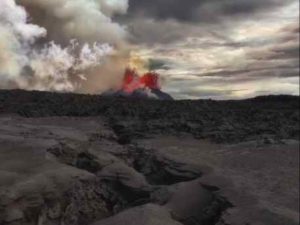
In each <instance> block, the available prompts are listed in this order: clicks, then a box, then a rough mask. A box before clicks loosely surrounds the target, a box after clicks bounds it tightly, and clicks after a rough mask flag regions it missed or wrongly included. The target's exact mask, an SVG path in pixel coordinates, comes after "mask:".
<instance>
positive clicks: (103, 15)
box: [0, 0, 128, 92]
mask: <svg viewBox="0 0 300 225" xmlns="http://www.w3.org/2000/svg"><path fill="white" fill-rule="evenodd" d="M16 1H17V2H15V0H1V1H0V34H1V35H0V88H22V89H36V90H51V91H81V92H95V91H97V90H98V89H99V90H103V89H105V88H109V87H108V85H110V84H109V82H107V80H113V78H112V77H111V76H113V74H110V76H108V73H107V72H108V71H106V68H111V65H112V64H114V66H115V67H116V68H117V67H118V66H119V65H121V64H122V63H120V62H123V60H121V58H123V56H124V55H127V53H126V51H124V49H125V46H126V45H125V43H126V41H125V38H126V31H125V29H124V28H123V27H121V26H120V25H118V24H116V23H114V22H112V19H111V17H113V16H114V15H115V14H118V13H125V12H126V10H127V7H128V2H127V0H72V1H70V0H51V1H49V0H16ZM17 4H18V5H17ZM28 12H29V14H28ZM28 21H30V22H28ZM124 52H125V53H124ZM108 65H109V66H108ZM114 82H115V81H114ZM90 87H92V88H90Z"/></svg>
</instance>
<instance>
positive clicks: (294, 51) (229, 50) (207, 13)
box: [117, 0, 299, 99]
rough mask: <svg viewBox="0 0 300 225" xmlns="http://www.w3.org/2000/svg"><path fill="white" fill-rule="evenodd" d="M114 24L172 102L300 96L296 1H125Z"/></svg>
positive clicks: (297, 9) (297, 8) (297, 11)
mask: <svg viewBox="0 0 300 225" xmlns="http://www.w3.org/2000/svg"><path fill="white" fill-rule="evenodd" d="M117 19H118V20H119V21H122V23H124V25H126V26H127V27H128V30H129V31H130V33H131V36H130V40H131V42H132V43H133V45H134V48H135V52H134V54H136V55H137V56H139V57H142V58H143V59H145V60H150V61H151V63H150V64H151V68H152V69H155V70H156V71H158V72H159V73H161V75H162V78H163V84H164V85H163V87H164V90H165V91H167V92H169V93H170V94H172V95H173V96H174V97H176V98H214V99H229V98H247V97H252V96H256V95H267V94H294V95H299V1H298V0H252V1H249V0H228V1H219V0H151V1H150V0H130V6H129V13H128V14H127V15H126V16H123V17H119V18H117Z"/></svg>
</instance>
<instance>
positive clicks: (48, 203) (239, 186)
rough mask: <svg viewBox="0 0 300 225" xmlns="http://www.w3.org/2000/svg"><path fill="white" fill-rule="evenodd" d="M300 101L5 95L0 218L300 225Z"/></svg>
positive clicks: (50, 223) (103, 224)
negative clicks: (165, 99) (164, 99)
mask: <svg viewBox="0 0 300 225" xmlns="http://www.w3.org/2000/svg"><path fill="white" fill-rule="evenodd" d="M298 167H299V97H292V96H269V97H258V98H255V99H249V100H243V101H220V102H217V101H211V100H199V101H154V100H140V99H131V100H128V99H124V98H109V97H100V96H87V95H73V94H54V93H46V92H25V91H0V224H1V225H2V224H3V225H21V224H22V225H123V224H126V225H180V224H181V225H213V224H217V225H250V224H251V225H264V224H265V225H293V224H295V225H296V224H299V190H298V189H299V169H298Z"/></svg>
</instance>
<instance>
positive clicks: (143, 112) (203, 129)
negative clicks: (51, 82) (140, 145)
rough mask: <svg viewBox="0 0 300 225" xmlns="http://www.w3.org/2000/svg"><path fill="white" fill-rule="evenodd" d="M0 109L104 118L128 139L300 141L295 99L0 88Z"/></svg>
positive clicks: (37, 114) (123, 139) (27, 114)
mask: <svg viewBox="0 0 300 225" xmlns="http://www.w3.org/2000/svg"><path fill="white" fill-rule="evenodd" d="M0 113H15V114H19V115H21V116H25V117H46V116H75V117H83V116H104V117H106V118H107V119H108V120H109V121H110V124H111V125H112V128H113V129H114V131H115V132H116V133H117V134H119V135H120V137H121V140H120V141H121V142H126V143H129V142H130V140H131V139H134V138H135V137H136V136H147V135H152V134H161V133H164V134H172V133H175V134H176V133H189V134H192V135H193V136H194V137H196V138H201V139H210V140H213V141H215V142H219V143H224V142H226V143H227V142H228V143H230V142H240V141H247V140H253V139H255V140H257V139H262V140H267V139H268V140H269V141H271V142H277V141H280V140H281V139H299V97H297V96H284V95H280V96H263V97H256V98H253V99H246V100H235V101H213V100H183V101H173V100H165V101H157V100H154V99H144V98H126V97H124V96H120V97H107V96H106V97H104V96H99V95H81V94H63V93H50V92H37V91H32V92H28V91H21V90H10V91H6V90H2V91H0Z"/></svg>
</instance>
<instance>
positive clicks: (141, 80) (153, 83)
mask: <svg viewBox="0 0 300 225" xmlns="http://www.w3.org/2000/svg"><path fill="white" fill-rule="evenodd" d="M145 88H149V89H153V90H155V89H157V90H159V89H160V85H159V75H158V74H157V73H154V72H148V73H145V74H144V75H143V76H139V75H138V74H137V72H136V71H135V70H133V69H129V68H127V69H126V71H125V74H124V80H123V87H122V90H123V91H125V92H127V93H132V92H134V91H135V90H138V89H145Z"/></svg>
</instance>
